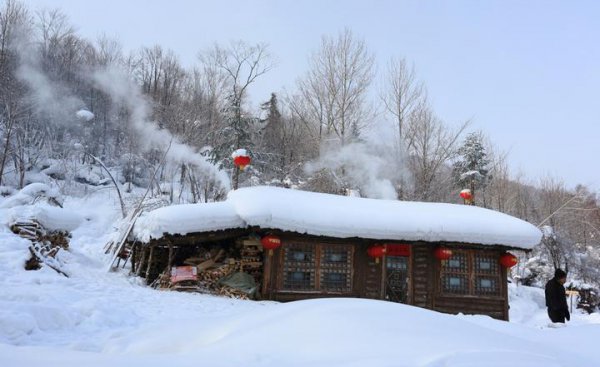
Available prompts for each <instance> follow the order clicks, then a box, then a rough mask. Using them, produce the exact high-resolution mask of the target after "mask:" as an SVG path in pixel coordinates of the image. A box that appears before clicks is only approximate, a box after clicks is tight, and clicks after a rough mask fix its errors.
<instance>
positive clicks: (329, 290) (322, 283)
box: [277, 241, 355, 294]
mask: <svg viewBox="0 0 600 367" xmlns="http://www.w3.org/2000/svg"><path fill="white" fill-rule="evenodd" d="M295 248H311V249H312V254H313V259H312V261H311V262H310V263H311V264H312V267H310V270H311V272H313V274H314V282H313V283H312V284H311V286H310V287H306V288H303V289H293V288H290V287H289V286H288V280H287V273H288V272H289V271H290V269H292V268H297V267H296V266H294V262H290V261H288V257H287V254H288V253H289V251H293V250H294V249H295ZM332 249H333V251H332ZM336 249H337V250H338V251H345V252H346V254H343V255H342V256H341V259H340V262H328V261H327V259H326V256H327V254H328V253H331V252H334V253H335V250H336ZM354 253H355V246H354V245H353V244H338V243H321V242H319V243H311V242H305V241H285V243H283V245H282V251H281V256H280V265H279V267H278V268H279V271H278V273H279V281H278V282H277V283H278V291H279V292H284V293H323V294H351V293H353V291H354V260H355V257H354ZM303 265H305V266H306V265H308V263H306V264H303ZM302 269H309V268H308V267H302ZM325 274H344V275H345V281H344V282H345V285H344V286H343V287H341V286H337V287H336V286H335V285H327V280H326V279H325V278H326V275H325Z"/></svg>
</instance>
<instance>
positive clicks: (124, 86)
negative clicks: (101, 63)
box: [92, 67, 230, 189]
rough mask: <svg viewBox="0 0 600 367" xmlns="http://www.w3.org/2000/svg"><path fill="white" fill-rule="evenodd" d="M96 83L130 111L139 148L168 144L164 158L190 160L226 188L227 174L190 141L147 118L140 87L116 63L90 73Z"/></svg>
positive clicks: (227, 187)
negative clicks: (194, 147) (186, 141)
mask: <svg viewBox="0 0 600 367" xmlns="http://www.w3.org/2000/svg"><path fill="white" fill-rule="evenodd" d="M92 80H93V81H94V83H95V85H96V87H97V88H98V89H100V90H102V91H103V92H105V93H107V94H108V95H110V96H111V98H112V99H113V100H114V101H118V102H120V103H122V104H123V105H124V107H125V108H126V109H127V111H128V113H129V119H130V122H131V125H132V127H133V128H134V129H135V131H136V132H137V134H138V135H139V138H140V143H141V144H142V149H144V150H149V149H151V148H153V147H159V148H161V149H165V148H166V147H167V146H169V144H170V149H169V151H168V153H167V160H169V161H170V162H176V163H188V164H193V165H195V166H196V167H198V168H199V169H201V170H203V171H204V172H205V173H207V174H208V175H210V176H211V177H213V178H214V179H215V180H216V181H217V182H219V183H220V184H221V186H222V187H223V188H225V189H229V187H230V181H229V177H228V176H227V174H226V173H225V172H224V171H222V170H219V169H218V168H217V167H216V166H215V165H213V164H211V163H210V162H208V161H207V159H206V158H205V157H204V156H203V155H201V154H199V153H198V152H196V151H195V150H194V149H193V148H192V147H190V146H189V145H186V144H183V143H181V142H180V141H178V140H177V138H175V137H173V135H171V133H170V132H169V131H168V130H166V129H160V128H159V126H158V124H157V123H156V122H154V121H151V120H150V119H149V115H150V107H149V105H148V103H147V101H146V99H145V98H144V96H143V95H142V93H141V91H140V89H139V87H138V86H137V85H136V84H135V83H134V82H133V81H132V80H130V78H129V76H128V75H127V74H126V73H125V72H123V71H122V70H120V69H118V68H115V67H107V68H104V69H101V70H99V71H97V72H95V73H93V74H92Z"/></svg>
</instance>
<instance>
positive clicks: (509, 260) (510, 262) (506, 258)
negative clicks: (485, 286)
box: [500, 252, 519, 269]
mask: <svg viewBox="0 0 600 367" xmlns="http://www.w3.org/2000/svg"><path fill="white" fill-rule="evenodd" d="M518 263H519V259H517V257H516V256H515V255H513V254H511V253H510V252H507V253H505V254H504V255H502V256H500V265H502V266H504V267H505V268H507V269H510V268H512V267H513V266H515V265H517V264H518Z"/></svg>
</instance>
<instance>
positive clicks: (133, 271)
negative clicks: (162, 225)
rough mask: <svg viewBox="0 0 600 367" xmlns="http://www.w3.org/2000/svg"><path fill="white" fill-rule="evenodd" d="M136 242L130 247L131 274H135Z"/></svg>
mask: <svg viewBox="0 0 600 367" xmlns="http://www.w3.org/2000/svg"><path fill="white" fill-rule="evenodd" d="M137 246H138V244H137V242H134V243H133V246H132V247H131V274H135V257H136V256H137Z"/></svg>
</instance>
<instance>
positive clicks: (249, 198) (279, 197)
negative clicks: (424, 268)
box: [133, 186, 542, 249]
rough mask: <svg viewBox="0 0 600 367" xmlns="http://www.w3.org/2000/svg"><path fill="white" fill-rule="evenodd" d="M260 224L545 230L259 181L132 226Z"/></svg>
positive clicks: (147, 231)
mask: <svg viewBox="0 0 600 367" xmlns="http://www.w3.org/2000/svg"><path fill="white" fill-rule="evenodd" d="M248 226H258V227H261V228H265V229H267V228H268V229H279V230H283V231H292V232H298V233H303V234H310V235H317V236H328V237H337V238H350V237H359V238H367V239H380V240H403V241H427V242H440V241H447V242H463V243H473V244H484V245H504V246H509V247H515V248H523V249H530V248H533V246H535V245H537V244H538V243H539V242H540V239H541V237H542V234H541V232H540V230H539V229H537V228H536V227H535V226H533V225H531V224H530V223H527V222H525V221H523V220H520V219H517V218H515V217H511V216H509V215H506V214H503V213H500V212H496V211H493V210H488V209H483V208H479V207H475V206H468V205H456V204H443V203H421V202H404V201H397V200H378V199H364V198H356V197H348V196H339V195H330V194H322V193H314V192H306V191H299V190H292V189H284V188H278V187H266V186H257V187H250V188H243V189H239V190H236V191H232V192H230V193H229V195H228V197H227V200H226V201H224V202H218V203H207V204H186V205H175V206H170V207H165V208H160V209H157V210H154V211H152V212H149V213H146V214H145V215H143V216H142V217H141V218H140V219H138V221H137V223H136V225H135V227H134V230H133V233H134V235H135V237H136V238H137V239H139V240H140V241H143V242H148V241H149V240H150V239H152V238H160V237H162V236H163V235H164V234H166V233H168V234H182V235H183V234H187V233H194V232H209V231H216V230H226V229H234V228H246V227H248Z"/></svg>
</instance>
